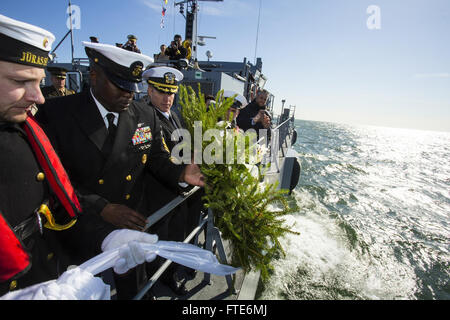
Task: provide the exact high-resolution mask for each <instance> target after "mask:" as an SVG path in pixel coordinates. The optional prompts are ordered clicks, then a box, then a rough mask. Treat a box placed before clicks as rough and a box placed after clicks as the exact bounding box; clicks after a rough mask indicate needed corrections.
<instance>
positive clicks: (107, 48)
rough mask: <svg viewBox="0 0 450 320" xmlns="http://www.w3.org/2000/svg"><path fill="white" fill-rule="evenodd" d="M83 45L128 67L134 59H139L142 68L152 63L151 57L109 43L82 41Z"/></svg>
mask: <svg viewBox="0 0 450 320" xmlns="http://www.w3.org/2000/svg"><path fill="white" fill-rule="evenodd" d="M82 43H83V46H85V47H86V48H91V49H93V50H95V51H98V52H100V53H101V54H102V55H104V56H105V57H106V58H108V59H109V60H111V61H113V62H115V63H117V64H119V65H121V66H124V67H127V68H129V67H130V66H131V65H132V64H133V63H135V62H136V61H141V62H142V64H143V65H144V68H145V67H147V66H148V65H149V64H152V63H153V59H152V58H150V57H149V56H146V55H144V54H140V53H136V52H133V51H128V50H125V49H122V48H119V47H116V46H113V45H110V44H105V43H94V42H88V41H83V42H82Z"/></svg>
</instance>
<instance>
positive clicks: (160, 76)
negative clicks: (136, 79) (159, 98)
mask: <svg viewBox="0 0 450 320" xmlns="http://www.w3.org/2000/svg"><path fill="white" fill-rule="evenodd" d="M142 77H143V78H144V79H146V80H147V83H148V84H150V85H152V86H154V87H155V88H156V89H157V90H159V91H161V92H165V93H177V92H178V83H179V82H180V81H182V80H183V78H184V75H183V73H181V71H179V70H177V69H175V68H171V67H152V68H150V69H148V70H145V71H144V74H143V75H142Z"/></svg>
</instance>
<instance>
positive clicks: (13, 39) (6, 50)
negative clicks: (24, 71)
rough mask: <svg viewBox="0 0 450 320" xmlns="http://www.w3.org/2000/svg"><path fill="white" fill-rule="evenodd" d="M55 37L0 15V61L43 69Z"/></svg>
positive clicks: (45, 31) (47, 32)
mask: <svg viewBox="0 0 450 320" xmlns="http://www.w3.org/2000/svg"><path fill="white" fill-rule="evenodd" d="M54 41H55V36H54V35H53V34H52V33H51V32H49V31H47V30H44V29H42V28H39V27H36V26H33V25H31V24H28V23H25V22H21V21H17V20H14V19H11V18H8V17H6V16H4V15H1V14H0V43H1V46H0V60H3V61H8V62H13V63H19V64H24V65H29V66H33V67H38V68H45V67H46V66H47V64H48V62H49V59H50V58H49V52H50V50H51V47H52V44H53V42H54Z"/></svg>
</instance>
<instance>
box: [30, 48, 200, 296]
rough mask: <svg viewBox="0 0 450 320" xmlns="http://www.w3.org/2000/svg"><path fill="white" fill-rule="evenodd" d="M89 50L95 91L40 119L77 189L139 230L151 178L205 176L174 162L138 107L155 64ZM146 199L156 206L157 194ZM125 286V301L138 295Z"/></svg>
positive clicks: (110, 218)
mask: <svg viewBox="0 0 450 320" xmlns="http://www.w3.org/2000/svg"><path fill="white" fill-rule="evenodd" d="M83 45H84V46H85V51H86V54H87V56H88V57H89V59H90V83H91V90H87V91H86V92H82V93H79V94H75V95H72V96H68V97H63V98H58V99H52V100H49V101H48V102H47V103H46V104H45V105H43V106H41V107H40V108H39V112H38V113H37V116H38V119H39V120H40V121H41V123H42V125H43V127H44V129H45V131H46V133H47V134H48V136H49V138H50V140H51V141H52V143H53V144H54V146H55V149H56V150H57V151H58V153H59V155H60V157H61V161H62V163H63V164H64V166H65V167H66V170H67V172H68V174H69V176H70V178H71V179H72V181H73V183H74V185H75V186H76V188H77V189H78V190H79V191H80V192H81V193H82V194H83V195H85V197H86V198H88V199H90V201H91V204H92V205H93V206H94V207H95V208H96V209H97V211H98V212H100V216H101V217H102V218H103V219H104V220H106V221H107V222H110V223H111V224H113V225H115V226H117V227H121V228H128V229H135V230H141V229H142V228H143V227H144V226H145V222H146V221H145V216H144V215H143V214H142V213H141V212H138V211H137V208H138V207H139V205H140V203H141V202H142V198H143V196H144V194H143V186H144V184H143V182H144V174H145V173H146V172H151V173H152V174H153V175H154V176H155V177H156V178H157V179H159V180H161V181H163V182H164V183H165V184H167V185H170V186H174V187H177V185H178V182H187V183H189V184H192V185H203V176H202V175H201V173H200V169H199V167H198V166H197V165H194V164H191V165H186V166H185V165H175V164H174V163H172V162H171V161H170V159H169V158H170V154H169V153H168V152H167V150H166V149H165V148H164V146H163V143H162V138H161V127H160V123H159V119H158V117H157V116H156V114H155V111H154V110H152V109H150V108H148V106H146V105H145V104H141V103H138V102H136V101H134V100H133V95H134V92H136V91H137V90H138V83H139V82H140V81H141V80H142V71H143V70H144V68H145V67H146V66H147V65H149V64H150V63H152V62H153V60H152V59H151V58H150V57H147V56H145V55H142V54H138V53H135V52H132V51H128V50H123V49H121V48H118V47H116V46H112V45H107V44H102V43H91V42H83ZM145 196H146V197H149V198H150V201H151V199H153V198H157V197H158V196H159V195H158V194H151V195H145ZM120 280H121V279H116V282H117V281H120ZM118 286H121V285H120V284H118ZM124 286H125V287H126V289H123V290H122V291H120V288H119V290H118V291H119V292H118V294H119V298H120V299H128V298H132V297H133V295H134V294H135V293H136V292H135V288H131V287H127V285H125V284H124Z"/></svg>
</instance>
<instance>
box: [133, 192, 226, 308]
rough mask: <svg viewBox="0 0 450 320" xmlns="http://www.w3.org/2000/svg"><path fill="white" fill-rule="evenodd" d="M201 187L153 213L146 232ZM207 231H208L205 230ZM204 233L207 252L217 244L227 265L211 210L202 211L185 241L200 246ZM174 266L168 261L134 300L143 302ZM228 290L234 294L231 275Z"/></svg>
mask: <svg viewBox="0 0 450 320" xmlns="http://www.w3.org/2000/svg"><path fill="white" fill-rule="evenodd" d="M199 189H200V187H194V188H192V189H191V190H190V191H188V192H186V193H184V194H182V195H179V196H177V197H176V198H174V199H173V200H172V201H170V202H169V203H167V204H166V205H165V206H164V207H162V208H161V209H159V210H157V211H156V212H155V213H153V214H152V215H151V216H150V217H149V218H148V219H147V223H146V226H145V228H144V231H147V230H148V229H149V228H150V227H151V226H153V225H154V224H155V223H157V222H158V221H160V220H161V219H163V218H164V217H166V216H167V215H168V214H170V213H172V212H173V210H174V209H175V208H177V207H178V206H180V205H181V204H182V203H184V202H185V201H186V200H187V199H188V198H189V197H191V196H192V195H193V194H195V193H196V192H198V190H199ZM205 229H206V230H205ZM202 231H205V243H204V246H205V250H208V251H211V252H213V246H214V244H215V246H216V248H217V251H218V254H219V261H220V263H222V264H227V258H226V254H225V248H224V246H223V243H222V239H221V237H220V232H219V229H217V227H215V226H214V214H213V211H212V210H211V209H208V211H207V212H206V213H205V212H204V211H203V210H201V211H200V217H199V224H198V226H197V227H196V228H194V230H192V231H191V233H190V234H189V235H188V236H187V237H186V239H185V240H184V241H183V242H184V243H190V242H191V241H192V240H193V244H194V245H198V237H199V235H200V233H201V232H202ZM171 264H172V261H171V260H166V261H165V262H164V263H163V264H162V266H161V267H159V269H158V270H156V272H155V273H154V274H153V275H152V276H151V277H150V279H149V280H148V281H147V283H146V284H145V285H143V286H142V288H141V289H140V291H139V292H138V293H137V294H136V296H135V297H134V298H133V300H141V299H142V298H143V297H144V296H145V295H146V293H147V292H148V291H149V290H150V289H151V288H152V287H153V286H154V285H155V283H156V282H157V281H158V279H159V278H160V277H161V276H162V275H163V273H164V272H165V271H166V270H167V268H168V267H169V266H170V265H171ZM225 278H226V281H227V285H228V288H229V290H230V292H234V287H233V281H232V278H231V275H227V276H225ZM210 280H211V275H210V274H208V273H205V274H204V279H203V282H204V283H206V284H208V283H210Z"/></svg>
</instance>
